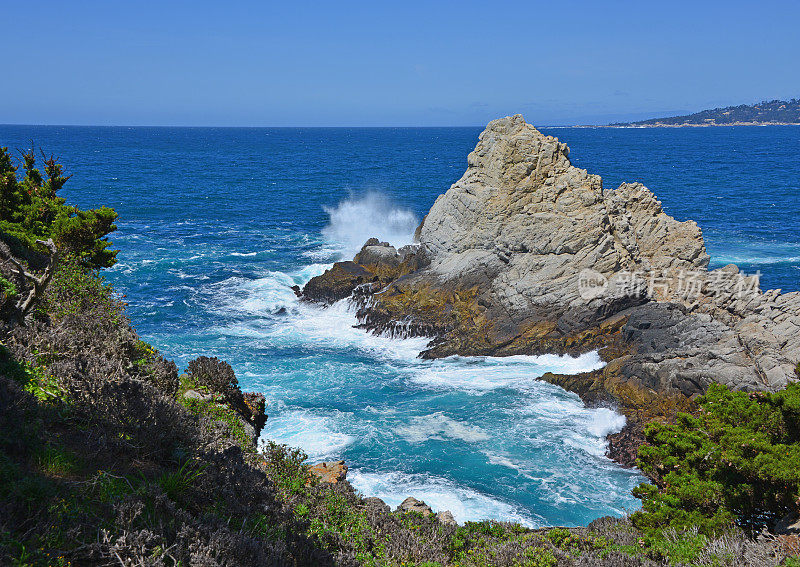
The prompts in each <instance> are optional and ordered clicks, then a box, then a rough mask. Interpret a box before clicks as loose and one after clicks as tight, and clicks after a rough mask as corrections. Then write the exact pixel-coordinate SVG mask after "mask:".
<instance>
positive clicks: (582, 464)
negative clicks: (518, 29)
mask: <svg viewBox="0 0 800 567" xmlns="http://www.w3.org/2000/svg"><path fill="white" fill-rule="evenodd" d="M479 131H480V129H478V128H445V129H437V128H422V129H213V128H177V129H171V128H78V127H64V128H62V127H33V126H0V144H2V145H8V146H11V147H15V148H21V147H24V146H25V145H26V144H27V143H28V141H29V140H30V139H35V140H36V142H37V143H38V144H40V145H42V146H44V148H45V150H46V151H47V152H48V153H49V152H52V153H55V154H56V155H60V156H61V158H62V161H63V162H64V163H66V164H67V166H68V168H69V170H70V172H71V173H74V174H75V175H74V178H73V179H72V180H71V181H70V182H69V184H68V186H67V189H65V196H67V197H68V198H69V200H70V201H73V202H76V203H77V204H79V205H81V206H83V207H88V206H93V205H98V204H101V203H103V204H107V205H109V206H113V207H115V208H116V209H117V210H118V211H119V212H120V214H121V218H120V221H119V223H118V224H119V231H118V233H117V234H116V236H115V245H116V246H117V247H119V248H120V249H121V252H120V255H119V259H120V262H119V264H118V265H117V266H115V267H114V268H113V269H111V270H110V271H108V278H109V279H110V280H111V281H113V282H114V283H115V285H116V286H117V288H118V289H119V290H121V291H122V292H123V293H125V294H126V296H127V300H128V301H129V302H130V307H129V312H130V315H131V318H132V319H133V321H134V323H135V324H136V327H137V329H138V330H139V332H140V334H142V336H143V337H145V338H146V339H147V340H150V341H151V342H153V343H154V344H155V345H156V346H157V347H158V348H160V349H161V350H162V351H164V353H165V354H166V355H167V356H170V357H173V358H175V359H176V361H177V362H178V364H179V365H180V366H182V367H185V364H186V362H187V361H188V360H190V359H192V358H194V357H196V356H198V355H201V354H206V355H217V356H219V357H221V358H224V359H226V360H228V361H229V362H231V364H232V365H233V366H234V369H235V370H236V373H237V376H238V377H239V379H240V382H241V383H242V384H243V385H244V386H245V387H246V388H248V389H254V390H258V391H261V392H263V393H264V394H265V395H266V396H267V400H268V407H267V409H268V413H269V415H270V418H269V421H268V423H267V427H266V429H265V432H264V435H265V436H266V437H269V438H272V439H276V440H278V441H280V442H284V443H289V444H291V445H296V446H300V447H302V448H304V449H305V450H306V451H307V452H308V453H309V455H310V456H311V458H312V460H321V459H328V458H344V459H346V460H347V461H348V464H349V465H350V466H351V472H350V474H349V478H350V479H351V480H352V482H353V484H354V485H355V486H356V487H357V488H358V489H359V490H361V491H363V492H364V493H365V494H368V495H375V496H380V497H382V498H384V499H386V500H387V501H388V502H389V503H390V504H393V505H394V504H397V503H399V502H400V501H401V500H402V499H403V498H404V497H405V496H408V495H413V496H416V497H417V498H421V499H424V500H425V501H426V502H428V503H429V504H431V505H432V506H433V507H434V508H447V509H450V510H452V511H453V513H454V514H455V516H456V518H457V519H458V520H459V521H465V520H472V519H480V518H486V517H492V518H500V519H514V520H519V521H522V522H524V523H527V524H530V525H535V526H538V525H557V524H568V525H581V524H586V523H588V522H589V521H591V520H592V519H594V518H596V517H598V516H601V515H605V514H621V513H623V512H624V511H625V510H630V509H633V508H635V507H636V506H637V504H638V501H637V500H636V499H634V498H633V497H632V496H631V495H630V489H631V488H632V487H633V486H635V485H636V484H637V483H638V482H640V481H641V478H640V477H639V476H638V475H637V474H636V473H635V471H629V470H624V469H622V468H620V467H617V466H616V465H614V464H613V463H612V462H610V461H609V460H608V459H606V458H605V457H604V456H603V453H604V450H605V442H604V436H605V434H606V433H607V432H609V431H614V430H617V429H619V428H620V427H621V426H622V424H623V420H622V418H621V416H619V415H617V414H616V413H614V412H613V411H612V410H611V409H608V408H598V409H587V408H584V407H583V405H582V404H581V402H580V401H579V400H578V398H577V397H576V396H575V395H573V394H569V393H567V392H564V391H563V390H560V389H559V388H556V387H553V386H550V385H547V384H543V383H541V382H537V381H536V377H537V376H539V375H541V374H542V373H543V372H545V371H547V370H555V371H579V370H588V369H591V368H596V367H598V365H599V361H598V359H597V357H596V355H593V354H588V355H585V356H583V357H580V358H579V359H568V358H558V357H554V356H546V357H513V358H506V359H492V358H481V359H477V358H455V359H447V360H443V361H436V362H428V361H421V360H419V359H417V358H416V355H417V353H418V352H419V351H420V350H421V349H422V348H423V346H424V340H421V339H414V340H395V339H388V338H384V337H376V336H371V335H367V334H365V333H363V332H361V331H358V330H356V329H354V328H353V327H352V325H353V323H354V317H353V314H352V312H351V311H350V309H349V307H348V305H347V304H346V303H340V304H337V305H335V306H333V307H331V308H329V309H320V308H317V307H313V306H309V305H302V304H299V303H298V302H297V301H296V298H295V297H294V294H293V293H292V292H291V290H290V289H289V286H290V285H292V284H302V283H304V282H305V281H307V280H308V279H309V278H310V277H312V276H313V275H315V274H318V273H321V272H322V271H323V270H324V269H325V267H326V266H328V265H330V263H331V262H333V261H334V260H336V259H339V258H342V257H348V256H352V254H353V253H354V252H355V251H356V250H357V249H358V248H359V247H360V245H361V244H362V243H363V241H364V240H366V238H367V237H369V236H378V237H381V238H384V239H388V240H390V241H393V242H395V243H398V244H400V243H403V242H404V241H408V240H409V239H410V237H411V233H412V231H413V229H414V227H415V226H416V225H417V223H418V221H419V219H420V218H421V217H422V215H424V214H425V212H426V211H427V210H428V209H429V207H430V205H431V204H432V203H433V201H434V199H435V198H436V196H437V195H438V194H439V193H441V192H443V191H444V190H446V189H447V187H449V186H450V184H452V183H453V182H454V181H456V180H457V179H458V178H459V177H460V175H461V174H462V173H463V170H464V168H465V164H466V155H467V153H468V152H469V151H470V150H471V149H472V148H473V147H474V144H475V141H476V138H477V135H478V133H479ZM547 132H548V133H551V134H554V135H557V136H559V137H560V138H561V139H562V140H563V141H566V142H567V143H569V145H570V146H571V148H572V154H571V158H572V160H573V162H574V163H575V164H576V165H578V166H580V167H585V168H587V169H589V170H590V171H592V172H596V173H600V174H601V175H603V176H604V179H605V184H606V186H616V185H617V184H618V183H619V182H621V181H623V180H631V181H632V180H640V181H643V182H645V184H647V185H648V186H649V187H650V188H651V189H653V191H654V192H655V193H656V194H657V195H658V196H659V197H660V198H661V199H662V201H663V203H664V206H665V208H666V210H667V211H668V212H669V213H670V214H672V215H674V216H676V217H677V218H679V219H681V220H683V219H686V218H692V219H695V220H697V221H698V222H699V223H700V225H701V226H702V227H703V229H704V233H705V236H706V240H707V244H708V248H709V251H710V253H711V255H712V261H713V262H714V264H715V265H723V264H725V263H728V262H730V261H737V262H739V263H740V264H742V266H743V268H744V269H746V270H747V271H749V272H754V271H756V270H760V271H761V272H762V282H763V284H764V287H781V288H783V289H784V290H792V289H795V290H796V289H798V288H800V286H798V277H799V276H800V236H799V235H800V223H798V221H797V220H796V211H797V209H798V205H799V204H800V189H799V188H798V184H800V164H799V163H798V160H797V157H796V156H797V155H798V150H800V128H792V127H786V128H780V127H775V128H718V129H681V130H607V129H596V130H592V129H560V128H559V129H552V130H548V131H547Z"/></svg>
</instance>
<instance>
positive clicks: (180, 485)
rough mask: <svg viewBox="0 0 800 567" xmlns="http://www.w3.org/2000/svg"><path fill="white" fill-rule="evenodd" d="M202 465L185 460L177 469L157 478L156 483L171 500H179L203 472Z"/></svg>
mask: <svg viewBox="0 0 800 567" xmlns="http://www.w3.org/2000/svg"><path fill="white" fill-rule="evenodd" d="M203 469H204V467H203V466H200V465H198V464H197V463H195V462H193V461H190V460H187V461H186V462H184V463H183V465H181V468H179V469H178V470H177V471H173V472H166V473H164V474H162V475H161V476H160V477H159V478H158V481H157V482H158V485H159V486H160V487H161V489H162V490H163V491H164V494H166V495H167V497H168V498H169V499H170V500H172V501H173V502H180V501H181V500H182V498H183V495H184V494H185V493H186V492H187V491H188V490H189V489H190V488H192V486H193V485H194V483H195V482H196V481H197V479H199V478H200V477H201V476H202V474H203Z"/></svg>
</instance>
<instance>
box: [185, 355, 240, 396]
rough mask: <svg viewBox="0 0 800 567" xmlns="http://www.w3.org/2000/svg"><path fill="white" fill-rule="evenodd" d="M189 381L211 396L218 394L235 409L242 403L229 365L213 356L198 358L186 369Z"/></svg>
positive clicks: (234, 375)
mask: <svg viewBox="0 0 800 567" xmlns="http://www.w3.org/2000/svg"><path fill="white" fill-rule="evenodd" d="M187 373H188V374H189V377H190V379H191V380H192V381H193V382H194V383H195V384H197V386H199V387H201V388H203V389H205V390H208V392H209V393H211V394H220V395H221V396H222V397H223V398H224V399H225V401H227V402H229V403H232V404H234V405H236V406H237V407H238V406H239V405H241V404H243V403H244V401H243V398H242V391H241V390H240V389H239V381H238V380H237V379H236V374H234V372H233V368H231V365H230V364H228V363H227V362H225V361H224V360H220V359H218V358H217V357H215V356H212V357H208V356H200V357H198V358H196V359H194V360H192V361H191V362H189V366H188V368H187Z"/></svg>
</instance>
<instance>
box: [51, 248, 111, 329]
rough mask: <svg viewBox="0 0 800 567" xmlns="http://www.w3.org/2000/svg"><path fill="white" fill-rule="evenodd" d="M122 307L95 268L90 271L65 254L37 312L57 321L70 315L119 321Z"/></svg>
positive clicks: (78, 261) (74, 258) (109, 286)
mask: <svg viewBox="0 0 800 567" xmlns="http://www.w3.org/2000/svg"><path fill="white" fill-rule="evenodd" d="M123 307H124V304H123V303H122V301H121V300H120V299H119V297H118V295H117V294H116V292H114V289H113V288H112V287H111V285H109V284H107V283H106V282H105V280H104V279H103V278H102V277H101V276H100V275H98V273H97V271H96V270H87V269H86V268H85V267H84V266H83V265H82V264H81V262H80V260H78V259H77V258H76V257H74V256H65V257H63V258H62V259H61V260H60V261H59V263H58V267H57V268H56V270H55V273H54V274H53V279H52V280H51V281H50V285H48V286H47V290H46V293H45V300H44V302H43V304H42V306H41V307H40V308H39V309H38V313H39V315H40V316H41V315H44V314H45V313H46V314H47V315H48V316H49V317H51V318H54V319H57V320H58V319H62V318H64V317H67V316H68V315H78V314H95V315H101V316H103V317H104V318H106V319H108V320H111V321H112V322H115V323H116V322H119V318H120V316H121V314H122V311H123Z"/></svg>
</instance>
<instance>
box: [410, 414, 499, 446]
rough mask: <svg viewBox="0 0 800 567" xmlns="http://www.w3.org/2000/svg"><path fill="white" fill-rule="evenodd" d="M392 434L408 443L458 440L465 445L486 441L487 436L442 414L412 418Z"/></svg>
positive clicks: (482, 431)
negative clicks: (448, 439)
mask: <svg viewBox="0 0 800 567" xmlns="http://www.w3.org/2000/svg"><path fill="white" fill-rule="evenodd" d="M394 432H395V433H397V434H398V435H399V436H400V437H402V438H403V439H405V440H406V441H408V442H409V443H422V442H423V441H427V440H429V439H445V438H450V439H458V440H461V441H466V442H467V443H475V442H477V441H486V440H488V439H489V435H488V434H487V433H486V432H485V431H484V430H483V429H481V428H480V427H477V426H474V425H469V424H467V423H464V422H462V421H458V420H455V419H452V418H450V417H447V416H446V415H444V414H443V413H442V412H436V413H434V414H431V415H423V416H416V417H412V418H411V420H410V421H409V422H408V423H406V424H405V425H399V426H397V427H395V428H394Z"/></svg>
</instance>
